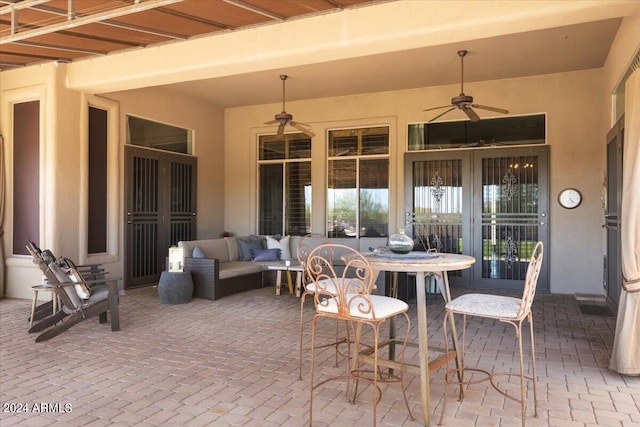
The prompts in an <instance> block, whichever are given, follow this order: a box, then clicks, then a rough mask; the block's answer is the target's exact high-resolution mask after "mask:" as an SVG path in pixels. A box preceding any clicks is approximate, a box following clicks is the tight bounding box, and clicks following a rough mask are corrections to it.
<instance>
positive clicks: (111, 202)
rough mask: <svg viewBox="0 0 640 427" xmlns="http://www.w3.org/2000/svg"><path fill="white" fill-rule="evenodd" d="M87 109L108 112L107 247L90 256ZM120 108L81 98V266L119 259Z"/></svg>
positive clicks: (93, 98)
mask: <svg viewBox="0 0 640 427" xmlns="http://www.w3.org/2000/svg"><path fill="white" fill-rule="evenodd" d="M89 108H97V109H100V110H105V111H106V112H107V169H106V171H107V172H106V173H107V176H106V182H107V221H106V227H107V229H106V233H107V242H106V243H107V247H106V251H105V252H102V253H89V240H88V239H89V232H88V227H89ZM119 112H120V111H119V105H118V103H117V102H115V101H112V100H109V99H106V98H102V97H98V96H93V95H88V94H84V95H83V98H82V108H81V115H80V123H81V134H80V177H81V178H80V214H79V217H80V227H79V232H78V248H79V263H80V264H108V263H113V262H117V261H118V259H119V242H120V234H121V233H120V227H119V221H118V219H119V214H118V213H119V210H120V203H119V198H118V185H119V180H120V179H119V175H118V163H119V160H118V147H119V131H120V129H119V117H120V115H119Z"/></svg>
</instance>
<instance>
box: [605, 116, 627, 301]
mask: <svg viewBox="0 0 640 427" xmlns="http://www.w3.org/2000/svg"><path fill="white" fill-rule="evenodd" d="M623 147H624V117H622V118H621V119H620V120H619V121H618V123H616V125H615V126H614V127H613V128H612V129H611V130H610V131H609V133H608V134H607V206H606V212H605V214H604V219H605V228H606V230H607V259H606V264H605V269H606V275H605V277H606V288H607V299H608V300H609V301H610V302H613V303H614V304H615V305H616V306H617V305H618V303H619V302H620V291H621V287H622V285H621V284H622V263H621V259H620V246H621V240H622V236H621V234H620V208H621V206H622V153H623Z"/></svg>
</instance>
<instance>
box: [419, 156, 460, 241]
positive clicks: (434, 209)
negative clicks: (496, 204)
mask: <svg viewBox="0 0 640 427" xmlns="http://www.w3.org/2000/svg"><path fill="white" fill-rule="evenodd" d="M461 168H462V161H461V160H459V159H453V160H427V161H416V162H413V212H414V222H413V224H412V227H413V230H412V233H413V237H414V239H415V240H417V243H418V246H416V247H415V250H427V249H437V250H438V252H447V253H462V249H463V241H462V196H463V188H462V172H461Z"/></svg>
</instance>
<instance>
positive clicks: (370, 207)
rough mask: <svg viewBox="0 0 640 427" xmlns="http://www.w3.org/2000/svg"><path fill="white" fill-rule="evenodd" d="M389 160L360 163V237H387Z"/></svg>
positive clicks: (362, 161) (363, 161)
mask: <svg viewBox="0 0 640 427" xmlns="http://www.w3.org/2000/svg"><path fill="white" fill-rule="evenodd" d="M388 177H389V159H376V160H361V161H360V236H366V237H381V236H387V235H388V234H389V233H388V231H387V230H388V228H389V227H388V224H389V179H388Z"/></svg>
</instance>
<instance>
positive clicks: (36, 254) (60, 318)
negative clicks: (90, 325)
mask: <svg viewBox="0 0 640 427" xmlns="http://www.w3.org/2000/svg"><path fill="white" fill-rule="evenodd" d="M27 249H28V250H29V252H30V253H31V256H32V257H33V262H34V264H36V265H37V266H38V267H39V268H40V270H41V271H42V273H43V274H44V276H45V277H46V278H47V282H48V284H49V285H50V286H51V288H52V290H53V292H55V294H56V296H57V297H58V298H59V299H60V301H61V303H62V304H61V309H60V310H59V311H58V312H56V313H54V314H49V315H47V316H46V317H44V318H42V319H41V320H40V321H39V322H38V323H36V324H34V325H33V326H32V327H31V329H29V332H30V333H33V332H40V331H44V332H43V333H42V334H40V335H38V337H37V338H36V342H41V341H46V340H48V339H50V338H53V337H55V336H57V335H59V334H60V333H62V332H64V331H66V330H67V329H69V328H70V327H72V326H73V325H75V324H77V323H79V322H81V321H83V320H85V319H89V318H91V317H95V316H100V323H106V322H107V312H109V313H110V316H111V330H112V331H118V330H120V316H119V310H118V288H117V279H112V278H107V277H104V276H105V274H104V271H101V270H100V271H98V270H96V269H93V271H91V269H90V270H89V276H86V277H89V279H86V278H85V276H83V275H82V274H81V273H80V271H79V269H78V268H77V267H76V266H75V265H74V264H73V262H71V261H69V260H67V261H66V265H64V267H63V266H61V265H60V261H59V260H56V259H55V258H54V257H53V255H51V253H50V252H49V251H40V249H39V248H38V247H37V246H36V245H35V244H34V243H33V242H28V243H27ZM86 271H87V270H85V272H86ZM49 310H50V308H49ZM39 312H44V311H43V310H42V309H41V310H40V311H39ZM49 313H51V311H49ZM34 317H35V316H34Z"/></svg>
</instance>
